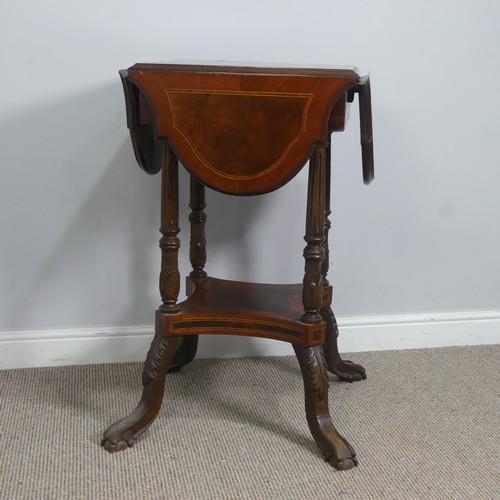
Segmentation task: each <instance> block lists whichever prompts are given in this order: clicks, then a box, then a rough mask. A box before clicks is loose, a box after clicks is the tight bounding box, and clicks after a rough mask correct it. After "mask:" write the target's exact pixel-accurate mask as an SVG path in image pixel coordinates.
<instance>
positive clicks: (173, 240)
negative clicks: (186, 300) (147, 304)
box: [160, 141, 181, 314]
mask: <svg viewBox="0 0 500 500" xmlns="http://www.w3.org/2000/svg"><path fill="white" fill-rule="evenodd" d="M178 163H179V162H178V160H177V157H176V156H175V154H174V152H173V151H172V148H171V147H170V145H169V144H168V142H167V141H164V142H163V166H162V172H161V227H160V232H161V234H162V235H163V236H162V238H161V239H160V248H161V273H160V294H161V300H162V304H161V306H160V311H161V312H163V313H165V314H175V313H177V312H179V306H178V305H177V297H178V296H179V290H180V275H179V265H178V252H179V247H180V246H181V242H180V240H179V238H178V237H177V234H178V233H179V231H180V228H179V164H178Z"/></svg>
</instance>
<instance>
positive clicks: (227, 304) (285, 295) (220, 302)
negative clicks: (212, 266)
mask: <svg viewBox="0 0 500 500" xmlns="http://www.w3.org/2000/svg"><path fill="white" fill-rule="evenodd" d="M187 292H188V295H189V297H188V298H187V299H186V300H185V301H184V302H181V303H180V304H179V306H180V312H179V313H178V314H173V315H168V314H164V313H162V312H161V311H157V313H156V331H157V332H159V333H163V334H164V335H167V336H177V335H201V334H227V335H246V336H254V337H264V338H270V339H276V340H283V341H285V342H291V343H293V344H297V345H302V346H313V345H318V344H322V343H324V339H325V323H324V322H322V323H317V324H312V325H311V324H306V323H303V322H302V321H301V320H300V318H301V316H302V314H303V313H304V309H303V306H302V285H301V284H297V285H270V284H261V283H245V282H240V281H227V280H221V279H217V278H205V279H196V280H192V279H190V278H187ZM330 303H331V287H327V288H325V289H324V293H323V304H322V307H328V306H329V305H330Z"/></svg>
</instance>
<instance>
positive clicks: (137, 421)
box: [101, 141, 183, 452]
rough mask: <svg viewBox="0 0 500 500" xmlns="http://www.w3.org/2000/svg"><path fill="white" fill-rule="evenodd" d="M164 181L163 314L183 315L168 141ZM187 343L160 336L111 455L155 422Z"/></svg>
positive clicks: (117, 427)
mask: <svg viewBox="0 0 500 500" xmlns="http://www.w3.org/2000/svg"><path fill="white" fill-rule="evenodd" d="M161 146H162V152H163V156H162V161H163V166H162V181H161V227H160V232H161V233H162V238H161V239H160V248H161V273H160V294H161V299H162V304H161V306H160V308H159V309H160V311H161V312H162V313H163V314H176V313H178V312H179V306H178V305H177V297H178V296H179V288H180V277H179V269H178V264H177V253H178V250H179V247H180V241H179V238H178V237H177V234H178V233H179V230H180V229H179V193H178V175H179V174H178V160H177V157H176V156H175V154H174V153H173V151H172V149H171V148H170V146H169V145H168V143H167V142H166V141H163V142H162V145H161ZM182 341H183V338H182V337H165V336H164V335H163V332H156V334H155V337H154V339H153V343H152V344H151V348H150V350H149V353H148V356H147V358H146V363H145V365H144V372H143V377H142V383H143V386H144V388H143V393H142V398H141V401H140V402H139V404H138V405H137V408H136V409H135V410H134V411H133V412H132V413H131V414H130V415H129V416H128V417H125V418H124V419H122V420H120V421H119V422H117V423H116V424H113V425H112V426H111V427H109V428H108V429H107V430H106V432H105V433H104V436H103V440H102V442H101V444H102V446H104V448H105V449H106V450H108V451H110V452H113V451H120V450H123V449H125V448H127V447H128V446H132V445H133V444H134V442H135V440H136V439H137V437H138V436H140V435H141V434H142V433H143V432H144V431H145V430H146V429H147V428H148V427H149V426H150V425H151V423H152V422H153V420H154V419H155V418H156V415H157V414H158V411H159V410H160V406H161V402H162V399H163V389H164V384H165V376H166V374H167V370H168V368H169V365H170V364H171V362H172V360H173V358H174V356H175V353H176V352H177V350H178V349H179V346H180V345H181V343H182Z"/></svg>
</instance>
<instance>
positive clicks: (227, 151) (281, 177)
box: [102, 64, 373, 469]
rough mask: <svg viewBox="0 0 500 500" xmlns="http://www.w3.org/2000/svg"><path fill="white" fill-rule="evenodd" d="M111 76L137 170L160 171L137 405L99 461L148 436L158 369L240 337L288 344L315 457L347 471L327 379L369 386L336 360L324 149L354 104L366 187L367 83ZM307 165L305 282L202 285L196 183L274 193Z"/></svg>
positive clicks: (247, 71)
mask: <svg viewBox="0 0 500 500" xmlns="http://www.w3.org/2000/svg"><path fill="white" fill-rule="evenodd" d="M120 76H121V79H122V82H123V88H124V91H125V100H126V106H127V123H128V128H129V129H130V135H131V139H132V143H133V146H134V152H135V156H136V159H137V161H138V163H139V165H140V166H141V167H142V168H143V169H144V170H145V171H146V172H148V173H150V174H155V173H157V172H159V171H161V172H162V175H161V178H162V181H161V182H162V194H161V204H162V209H161V228H160V232H161V234H162V238H161V239H160V248H161V254H162V259H161V273H160V293H161V299H162V304H161V305H160V307H159V309H158V310H157V311H156V334H155V337H154V340H153V343H152V345H151V348H150V351H149V353H148V355H147V358H146V363H145V366H144V372H143V378H142V382H143V395H142V398H141V401H140V402H139V404H138V406H137V408H136V409H135V410H134V411H133V412H132V413H131V414H130V415H129V416H128V417H126V418H124V419H122V420H120V421H119V422H117V423H115V424H114V425H112V426H111V427H109V428H108V429H107V430H106V432H105V433H104V437H103V440H102V445H103V446H104V448H105V449H106V450H108V451H110V452H114V451H120V450H123V449H125V448H127V447H128V446H132V445H133V444H134V442H135V440H136V439H137V437H138V436H139V435H140V434H142V433H143V432H144V431H145V430H146V429H147V428H148V427H149V425H151V423H152V422H153V420H154V419H155V417H156V415H157V414H158V411H159V409H160V405H161V402H162V398H163V392H164V382H165V376H166V374H167V372H169V371H173V370H179V369H180V368H181V367H183V366H185V365H186V364H188V363H189V362H190V361H192V360H193V358H194V356H195V354H196V348H197V342H198V335H201V334H209V333H217V334H228V335H249V336H257V337H265V338H271V339H277V340H282V341H285V342H290V343H291V344H292V345H293V347H294V350H295V353H296V356H297V359H298V361H299V364H300V367H301V370H302V375H303V379H304V387H305V401H306V416H307V421H308V424H309V428H310V430H311V433H312V435H313V437H314V439H315V440H316V442H317V444H318V446H319V448H320V449H321V451H322V453H323V456H324V458H325V460H327V461H328V462H329V463H330V464H331V465H332V466H334V467H336V468H337V469H350V468H351V467H353V466H355V465H357V460H356V456H355V452H354V450H353V449H352V447H351V446H350V445H349V443H348V442H347V441H346V440H345V439H344V438H343V437H341V436H340V435H339V434H338V433H337V431H336V429H335V428H334V426H333V424H332V421H331V418H330V414H329V410H328V376H327V371H330V372H332V373H334V374H335V375H337V377H338V378H339V379H340V380H346V381H350V382H352V381H356V380H361V379H364V378H366V375H365V370H364V368H363V367H362V366H360V365H357V364H354V363H352V362H350V361H343V360H342V359H341V358H340V356H339V353H338V349H337V336H338V330H337V324H336V321H335V316H334V314H333V312H332V309H331V301H332V287H331V286H330V284H329V282H328V279H327V274H328V264H329V258H328V231H329V229H330V221H329V218H328V217H329V215H330V213H331V212H330V142H331V141H330V138H331V133H332V132H337V131H342V130H343V129H344V125H345V121H346V110H347V106H348V102H350V101H352V100H353V97H354V94H355V93H359V97H360V118H361V120H360V122H361V144H362V159H363V178H364V181H365V183H369V182H370V181H371V180H372V179H373V145H372V131H371V104H370V82H369V78H367V77H364V78H361V77H360V76H359V74H358V73H357V71H356V70H355V69H339V68H287V67H278V66H275V67H245V66H223V65H186V64H136V65H134V66H132V67H131V68H129V69H128V70H123V71H121V72H120ZM179 160H180V161H181V162H182V165H183V166H184V167H185V168H186V169H187V170H188V172H189V173H190V204H189V206H190V208H191V213H190V216H189V221H190V223H191V238H190V247H189V256H190V261H191V265H192V271H191V273H190V274H189V276H188V277H187V287H186V289H187V295H188V298H187V299H186V300H185V301H183V302H180V303H179V302H178V295H179V288H180V275H179V270H178V264H177V257H178V250H179V247H180V240H179V238H178V233H179V220H178V219H179V206H178V161H179ZM308 160H309V182H308V193H307V209H306V224H305V227H306V229H305V237H304V238H305V241H306V247H305V249H304V259H305V274H304V280H303V283H302V284H298V285H271V284H255V283H242V282H236V281H226V280H221V279H216V278H212V277H208V276H207V273H206V272H205V269H204V268H205V263H206V249H205V247H206V245H205V221H206V218H207V217H206V214H205V207H206V204H205V186H208V187H210V188H212V189H215V190H218V191H221V192H223V193H228V194H232V195H242V196H243V195H245V196H248V195H257V194H262V193H267V192H271V191H274V190H276V189H279V188H280V187H281V186H283V185H284V184H286V183H287V182H288V181H290V180H291V179H292V178H293V177H294V176H295V175H296V174H297V173H298V172H299V171H300V170H301V169H302V167H303V166H304V165H305V164H306V163H307V162H308ZM227 203H228V206H230V204H231V199H230V198H229V197H228V199H227ZM186 432H187V429H186Z"/></svg>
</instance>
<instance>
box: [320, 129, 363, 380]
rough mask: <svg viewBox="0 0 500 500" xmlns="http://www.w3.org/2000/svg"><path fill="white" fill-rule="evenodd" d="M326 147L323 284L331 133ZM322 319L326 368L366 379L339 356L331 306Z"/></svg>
mask: <svg viewBox="0 0 500 500" xmlns="http://www.w3.org/2000/svg"><path fill="white" fill-rule="evenodd" d="M329 139H330V140H329V142H328V147H327V150H326V183H325V184H326V190H325V220H324V235H325V239H324V240H323V248H324V251H325V257H324V259H323V264H322V270H321V271H322V274H323V286H324V287H327V286H329V283H328V270H329V267H330V249H329V245H328V233H329V232H330V228H331V225H332V224H331V222H330V215H331V213H332V211H331V209H330V192H331V135H330V138H329ZM321 316H322V317H323V321H324V322H325V323H326V342H325V346H324V349H325V356H326V364H327V366H328V370H329V371H330V372H332V373H334V374H335V375H337V376H338V377H339V379H340V380H346V381H348V382H355V381H357V380H363V379H366V371H365V369H364V368H363V367H362V366H361V365H357V364H355V363H353V362H352V361H347V360H342V358H341V357H340V354H339V351H338V346H337V338H338V336H339V330H338V327H337V321H336V320H335V315H334V314H333V311H332V309H331V307H328V308H326V309H323V310H322V311H321Z"/></svg>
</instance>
